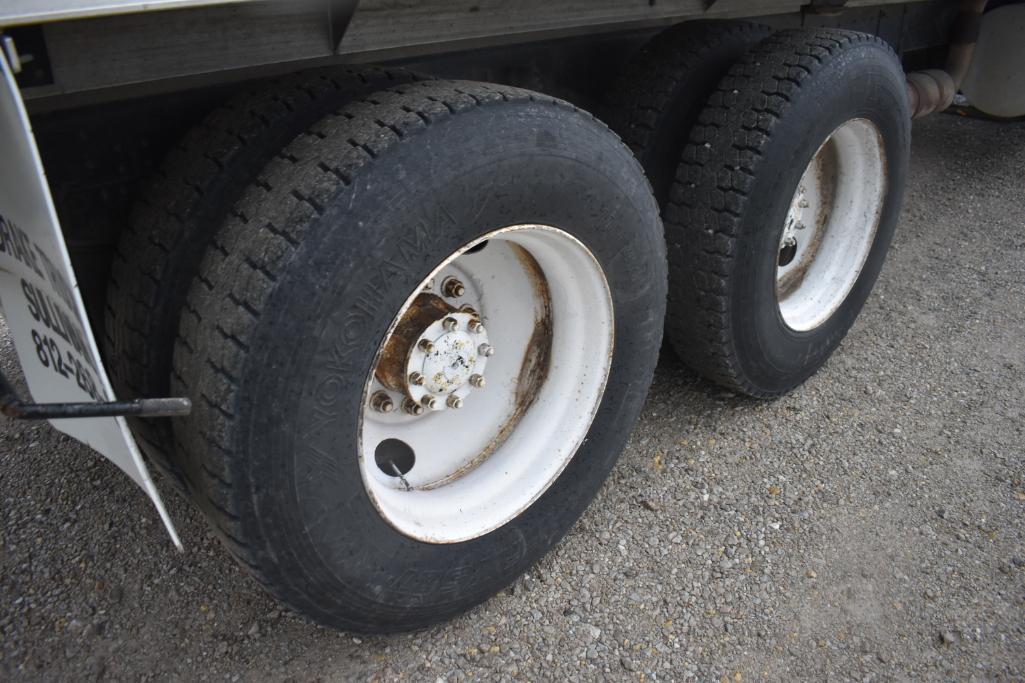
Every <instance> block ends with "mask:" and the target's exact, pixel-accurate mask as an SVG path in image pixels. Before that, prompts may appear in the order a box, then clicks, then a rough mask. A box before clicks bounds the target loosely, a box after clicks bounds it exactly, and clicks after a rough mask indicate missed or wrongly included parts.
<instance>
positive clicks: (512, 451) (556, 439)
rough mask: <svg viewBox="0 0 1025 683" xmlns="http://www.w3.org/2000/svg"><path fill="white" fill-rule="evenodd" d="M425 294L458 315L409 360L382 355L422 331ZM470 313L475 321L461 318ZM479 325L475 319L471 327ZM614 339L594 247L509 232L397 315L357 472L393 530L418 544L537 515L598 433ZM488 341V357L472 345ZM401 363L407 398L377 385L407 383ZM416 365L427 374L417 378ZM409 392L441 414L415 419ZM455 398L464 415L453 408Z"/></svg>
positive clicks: (550, 231) (441, 274)
mask: <svg viewBox="0 0 1025 683" xmlns="http://www.w3.org/2000/svg"><path fill="white" fill-rule="evenodd" d="M453 281H455V282H458V283H459V284H460V285H462V288H463V291H462V292H461V295H460V296H451V295H452V294H455V293H456V292H458V291H459V289H458V288H455V289H452V288H451V287H450V284H451V283H452V282H453ZM423 294H433V295H436V296H438V297H440V298H442V299H444V301H445V303H446V304H448V305H451V306H455V307H456V308H457V309H460V310H459V313H460V314H461V315H456V314H448V315H446V316H445V319H443V320H441V321H438V322H437V323H432V324H431V325H430V326H428V327H427V328H426V329H425V330H424V332H423V334H422V335H421V336H419V337H417V339H419V341H418V342H416V343H414V344H412V345H411V346H410V350H409V351H408V352H403V353H397V354H391V353H386V349H388V350H389V351H391V350H392V349H395V348H399V349H400V350H402V349H404V348H405V347H403V346H401V344H398V343H397V342H396V341H395V340H397V339H401V340H406V341H408V340H409V339H412V338H413V337H414V336H415V335H414V334H407V333H408V331H409V330H410V329H411V325H412V323H408V321H410V320H412V319H414V318H415V319H417V320H419V321H420V322H419V323H418V325H413V327H414V328H415V329H416V330H419V329H421V328H422V327H423V324H422V323H423V322H424V321H426V320H429V319H430V318H429V317H428V318H425V319H424V320H420V318H421V317H423V316H424V313H423V312H424V311H428V310H433V309H429V308H428V307H425V306H424V305H422V302H423V301H424V298H423V297H422V296H421V295H423ZM467 306H469V307H470V309H473V311H472V312H471V313H469V314H463V311H466V310H468V309H467V308H466V307H467ZM474 313H475V314H476V315H474ZM449 318H451V319H452V320H449ZM474 321H477V322H479V323H480V326H479V327H478V328H477V329H476V330H475V331H474V330H473V329H472V325H473V322H474ZM613 332H614V329H613V306H612V296H611V293H610V291H609V286H608V282H607V281H606V279H605V275H604V272H603V271H602V269H601V266H600V265H599V264H598V261H597V260H596V259H595V257H594V255H593V254H592V253H591V252H590V251H589V250H588V249H587V247H585V246H584V245H583V244H582V243H581V242H580V241H579V240H577V239H576V238H574V237H573V236H571V235H569V234H568V233H566V232H564V231H562V230H559V229H557V228H553V227H549V226H542V225H516V226H511V227H507V228H503V229H500V230H496V231H494V232H491V233H489V234H487V235H484V236H483V237H481V238H479V239H478V240H475V241H474V242H472V243H471V244H468V245H466V246H465V247H464V248H462V249H460V250H459V251H458V252H456V253H455V254H453V255H452V256H450V257H449V258H448V259H446V260H445V262H444V263H442V264H441V265H440V266H439V267H438V268H436V269H435V270H434V271H433V272H432V273H431V275H430V276H429V277H428V278H426V279H425V280H424V281H423V282H422V283H421V284H420V286H419V287H418V288H417V289H416V290H415V291H414V292H413V293H412V294H411V295H410V296H409V298H408V299H407V301H406V303H405V305H404V306H403V309H402V310H401V311H399V313H398V314H397V315H396V316H395V318H394V320H393V322H392V325H391V327H390V329H389V331H388V335H387V336H386V337H385V339H384V340H383V341H382V342H381V344H380V347H379V349H378V354H377V357H376V360H375V364H374V368H373V369H372V370H371V371H370V374H369V377H368V378H367V381H366V384H365V388H364V395H363V403H362V409H361V415H360V424H359V437H358V447H359V448H358V450H359V464H360V472H361V475H362V478H363V484H364V486H365V488H366V491H367V494H368V495H369V497H370V499H371V501H372V502H373V504H374V506H375V507H376V508H377V510H378V512H379V513H380V514H381V516H382V517H383V518H384V519H385V521H387V522H388V523H389V524H390V525H391V526H392V527H394V528H395V529H396V530H398V531H399V532H401V533H403V534H405V535H406V536H409V537H411V538H414V539H417V540H419V541H423V542H428V543H457V542H461V541H467V540H470V539H473V538H477V537H479V536H483V535H484V534H486V533H488V532H490V531H493V530H495V529H497V528H499V527H501V526H503V525H504V524H506V523H507V522H509V521H511V520H512V519H514V518H515V517H516V516H518V515H519V514H520V513H522V512H523V511H524V510H526V509H527V508H529V507H530V505H531V504H532V503H533V502H534V501H536V500H537V499H538V498H539V497H540V496H541V495H542V494H543V493H544V492H545V491H546V490H547V489H548V488H549V487H550V486H551V485H552V483H554V482H555V480H556V479H557V478H558V477H559V475H560V474H561V473H562V471H563V470H564V469H565V468H566V466H567V465H568V464H569V462H570V461H571V460H572V458H573V456H574V455H575V454H576V452H577V449H578V448H579V446H580V445H581V444H582V443H583V441H584V438H585V437H586V435H587V432H588V431H589V429H590V427H591V423H592V421H593V419H594V415H595V413H596V412H597V410H598V406H599V404H600V401H601V398H602V395H603V394H604V391H605V383H606V380H607V379H608V373H609V368H610V366H611V361H612V349H613ZM446 335H447V336H446ZM424 339H427V340H428V341H429V342H431V344H430V345H429V346H430V348H431V350H430V353H426V352H424V350H423V349H424V347H423V346H422V344H423V340H424ZM467 339H472V340H473V342H474V343H473V344H469V343H467ZM484 339H486V340H487V341H486V342H480V343H482V344H486V345H487V346H490V347H492V349H493V352H494V355H493V356H490V357H488V356H487V355H486V354H485V353H483V351H482V349H481V348H480V346H479V344H477V342H478V340H484ZM546 339H548V340H550V341H548V342H546V341H545V340H546ZM403 343H405V342H403ZM396 344H398V346H396ZM467 349H468V350H467ZM545 349H548V353H547V354H545V353H544V350H545ZM394 357H399V358H401V359H402V361H403V362H405V363H406V365H403V366H402V373H401V374H402V376H403V377H405V378H406V379H407V383H406V384H405V385H403V387H402V391H401V392H400V391H396V390H395V388H394V387H395V380H394V379H390V380H389V379H386V381H387V382H388V384H385V383H384V382H382V376H387V377H392V378H395V377H398V376H399V374H400V373H398V372H391V373H390V374H389V372H388V371H386V370H385V368H386V367H387V368H391V370H394V369H395V368H396V367H397V364H396V361H394V360H392V361H389V360H388V359H389V358H394ZM439 358H442V360H443V361H444V362H440V361H439ZM389 362H390V363H391V365H388V363H389ZM467 368H469V370H467ZM421 369H423V370H424V372H420V374H421V375H424V373H426V374H428V375H430V376H429V377H423V376H422V377H419V378H416V377H414V376H415V375H416V374H417V372H419V371H420V370H421ZM410 370H412V372H409V371H410ZM445 373H449V374H448V375H445V376H442V375H444V374H445ZM481 377H483V378H484V380H485V381H484V382H483V384H484V386H483V387H478V386H474V385H473V384H471V380H470V379H468V378H473V379H474V380H476V381H477V383H481V382H480V380H479V378H481ZM410 378H413V379H417V380H419V381H420V382H421V384H419V385H416V384H413V383H412V379H410ZM414 396H415V397H416V398H417V400H418V401H420V405H421V407H422V406H423V405H424V401H425V400H429V398H428V397H435V398H436V400H435V402H434V404H433V409H424V411H423V414H422V415H419V416H416V415H412V414H410V412H409V411H410V410H412V409H414V408H415V406H416V403H414V402H413V397H414ZM385 398H389V399H390V402H391V405H388V402H387V401H385V400H384V399H385ZM456 399H459V402H460V403H461V405H459V407H453V405H454V403H453V402H454V401H455V400H456ZM396 441H397V442H400V443H396ZM410 451H411V452H412V454H413V458H412V465H411V466H410V458H409V455H410ZM386 461H390V462H386ZM397 461H401V462H397ZM407 467H409V469H408V470H406V468H407ZM386 470H387V471H386ZM403 470H405V471H403ZM399 475H401V476H399Z"/></svg>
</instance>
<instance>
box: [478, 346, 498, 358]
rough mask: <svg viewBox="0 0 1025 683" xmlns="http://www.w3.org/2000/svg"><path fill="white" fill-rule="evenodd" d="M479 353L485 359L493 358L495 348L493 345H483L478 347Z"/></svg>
mask: <svg viewBox="0 0 1025 683" xmlns="http://www.w3.org/2000/svg"><path fill="white" fill-rule="evenodd" d="M477 353H479V354H480V355H482V356H484V357H485V358H491V357H492V356H494V355H495V347H493V346H492V345H491V344H481V345H480V346H478V347H477Z"/></svg>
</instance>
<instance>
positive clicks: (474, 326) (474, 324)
mask: <svg viewBox="0 0 1025 683" xmlns="http://www.w3.org/2000/svg"><path fill="white" fill-rule="evenodd" d="M468 327H469V328H470V332H473V333H474V334H480V333H481V332H483V331H484V325H482V324H481V322H480V321H479V320H473V321H471V322H470V324H469V326H468Z"/></svg>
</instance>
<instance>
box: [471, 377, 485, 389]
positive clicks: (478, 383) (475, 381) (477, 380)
mask: <svg viewBox="0 0 1025 683" xmlns="http://www.w3.org/2000/svg"><path fill="white" fill-rule="evenodd" d="M484 384H485V382H484V375H470V386H471V387H473V388H475V389H483V388H484Z"/></svg>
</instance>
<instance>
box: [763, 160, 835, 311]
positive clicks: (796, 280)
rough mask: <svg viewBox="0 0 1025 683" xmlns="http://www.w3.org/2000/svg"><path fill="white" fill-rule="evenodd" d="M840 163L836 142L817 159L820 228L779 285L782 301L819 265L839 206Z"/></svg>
mask: <svg viewBox="0 0 1025 683" xmlns="http://www.w3.org/2000/svg"><path fill="white" fill-rule="evenodd" d="M839 162H840V160H839V159H838V158H837V151H836V146H835V145H833V144H832V143H828V144H826V145H825V146H824V147H823V148H822V150H821V151H820V152H819V153H818V154H816V156H815V175H816V176H817V181H818V184H819V187H820V188H822V193H821V196H822V197H823V201H821V202H820V204H819V210H818V215H816V216H815V219H814V220H815V225H817V226H819V229H818V230H816V231H815V236H814V237H813V238H812V242H811V243H810V244H808V245H807V246H806V247H805V248H804V250H803V252H802V253H801V260H800V262H798V263H797V264H796V265H795V266H794V267H793V268H791V269H790V270H789V271H788V272H787V274H786V275H785V276H784V277H783V279H782V280H780V281H779V283H778V284H777V285H776V296H777V298H778V299H780V300H782V299H785V298H787V297H788V296H790V295H791V294H793V293H794V292H795V291H797V289H798V288H799V287H800V286H801V283H803V282H804V278H806V277H807V276H808V269H809V268H811V264H812V263H814V262H815V255H816V254H817V253H818V251H819V247H821V246H822V239H823V238H824V237H825V235H826V230H827V228H828V226H829V219H830V216H831V215H832V212H833V207H834V206H835V204H836V192H837V182H836V169H837V165H838V164H839Z"/></svg>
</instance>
